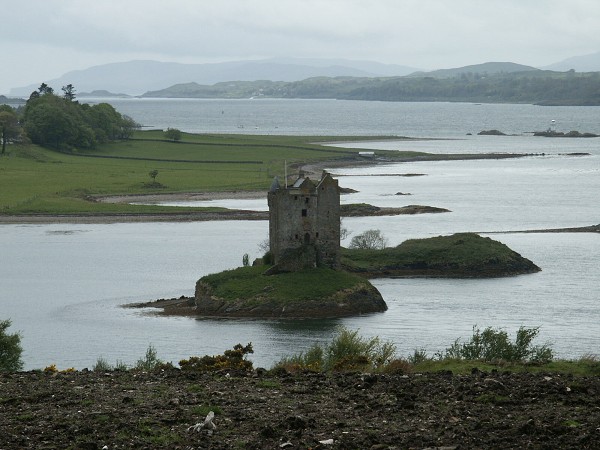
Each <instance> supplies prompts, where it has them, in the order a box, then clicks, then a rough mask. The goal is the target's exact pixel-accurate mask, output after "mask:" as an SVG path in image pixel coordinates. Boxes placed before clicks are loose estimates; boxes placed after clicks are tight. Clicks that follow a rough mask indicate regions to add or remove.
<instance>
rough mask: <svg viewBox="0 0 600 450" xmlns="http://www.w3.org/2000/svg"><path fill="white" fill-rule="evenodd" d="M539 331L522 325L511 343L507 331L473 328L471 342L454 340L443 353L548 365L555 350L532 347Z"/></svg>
mask: <svg viewBox="0 0 600 450" xmlns="http://www.w3.org/2000/svg"><path fill="white" fill-rule="evenodd" d="M538 333H539V327H537V328H525V327H520V328H519V330H518V331H517V335H516V338H515V342H514V343H513V342H511V341H510V339H509V337H508V333H507V332H506V331H504V330H500V329H494V328H491V327H487V328H486V329H485V330H483V331H481V330H480V329H479V328H478V327H477V326H474V327H473V336H472V337H471V339H470V340H469V341H467V342H463V343H461V342H460V339H457V340H456V341H454V344H452V346H450V347H449V348H447V349H446V351H445V353H444V354H443V355H441V356H443V357H444V358H448V359H466V360H480V361H487V362H495V361H507V362H519V363H534V364H546V363H548V362H550V361H552V359H553V357H554V355H553V353H552V349H551V348H550V347H549V346H548V345H547V344H544V345H542V346H537V345H536V346H532V345H531V343H532V341H533V340H534V339H535V337H536V336H537V335H538Z"/></svg>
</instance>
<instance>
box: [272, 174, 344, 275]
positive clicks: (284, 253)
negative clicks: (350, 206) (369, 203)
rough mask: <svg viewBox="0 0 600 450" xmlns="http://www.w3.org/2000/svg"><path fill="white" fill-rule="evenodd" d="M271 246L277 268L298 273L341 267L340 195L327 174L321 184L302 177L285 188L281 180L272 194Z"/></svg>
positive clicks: (274, 186)
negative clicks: (317, 268)
mask: <svg viewBox="0 0 600 450" xmlns="http://www.w3.org/2000/svg"><path fill="white" fill-rule="evenodd" d="M267 198H268V203H269V244H270V250H271V254H272V256H273V262H274V264H276V265H278V266H279V267H280V268H281V269H282V270H298V269H301V268H306V267H315V266H317V265H324V266H328V267H332V268H337V267H339V264H340V192H339V187H338V182H337V180H335V179H334V178H333V177H332V176H331V175H330V174H328V173H327V172H323V175H322V177H321V180H319V181H318V182H317V183H315V182H313V181H312V180H310V179H309V178H308V177H305V176H304V175H303V174H300V176H299V177H298V179H297V180H296V182H295V183H294V184H292V185H291V186H289V187H287V188H282V187H281V186H280V185H279V182H278V180H277V179H275V180H274V181H273V184H272V185H271V189H270V191H269V194H268V197H267Z"/></svg>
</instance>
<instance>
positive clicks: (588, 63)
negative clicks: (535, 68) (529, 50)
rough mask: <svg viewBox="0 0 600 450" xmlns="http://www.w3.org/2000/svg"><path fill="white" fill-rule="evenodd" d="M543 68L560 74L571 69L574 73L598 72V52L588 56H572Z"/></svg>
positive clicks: (599, 62)
mask: <svg viewBox="0 0 600 450" xmlns="http://www.w3.org/2000/svg"><path fill="white" fill-rule="evenodd" d="M543 68H544V69H548V70H557V71H561V72H566V71H568V70H571V69H573V70H575V71H576V72H598V71H600V52H596V53H592V54H590V55H582V56H574V57H572V58H567V59H565V60H564V61H560V62H557V63H554V64H550V65H549V66H546V67H543Z"/></svg>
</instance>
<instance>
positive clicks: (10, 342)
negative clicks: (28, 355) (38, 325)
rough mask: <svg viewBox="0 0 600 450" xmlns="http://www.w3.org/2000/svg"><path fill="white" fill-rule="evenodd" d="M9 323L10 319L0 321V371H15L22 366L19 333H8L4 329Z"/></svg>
mask: <svg viewBox="0 0 600 450" xmlns="http://www.w3.org/2000/svg"><path fill="white" fill-rule="evenodd" d="M10 324H11V321H10V320H1V321H0V372H15V371H17V370H21V369H22V368H23V361H21V353H22V352H23V348H22V347H21V335H20V334H19V333H14V334H8V333H7V332H6V330H7V329H8V327H10Z"/></svg>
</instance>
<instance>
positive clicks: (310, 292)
mask: <svg viewBox="0 0 600 450" xmlns="http://www.w3.org/2000/svg"><path fill="white" fill-rule="evenodd" d="M267 198H268V204H269V251H268V253H267V255H265V257H263V258H262V259H260V260H258V261H255V262H254V264H253V265H252V266H251V267H240V268H238V269H234V270H231V271H225V272H222V273H220V274H214V275H208V276H205V277H202V278H201V279H200V280H198V282H197V284H196V293H195V298H194V303H195V310H196V313H197V314H198V315H201V316H213V317H214V316H223V317H261V318H314V317H344V316H351V315H359V314H367V313H376V312H383V311H385V310H387V305H386V303H385V301H384V300H383V297H382V296H381V294H380V293H379V291H378V290H377V289H376V288H375V287H374V286H373V285H372V284H371V283H370V282H369V281H368V280H367V279H366V278H364V277H361V276H359V275H357V274H352V273H350V272H347V271H345V270H342V267H341V247H340V188H339V186H338V182H337V180H336V179H334V178H333V177H332V176H331V175H330V174H329V173H327V172H323V174H322V176H321V179H320V180H318V181H313V180H311V179H310V178H309V177H307V176H305V175H304V174H303V173H300V174H299V176H298V178H297V180H296V181H295V182H293V183H292V184H291V185H287V183H286V184H285V185H284V186H281V185H280V183H279V181H278V179H277V178H275V179H274V180H273V183H272V185H271V188H270V190H269V192H268V194H267Z"/></svg>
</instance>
